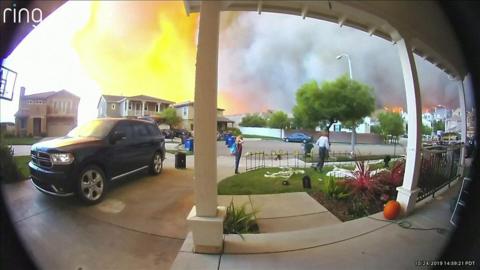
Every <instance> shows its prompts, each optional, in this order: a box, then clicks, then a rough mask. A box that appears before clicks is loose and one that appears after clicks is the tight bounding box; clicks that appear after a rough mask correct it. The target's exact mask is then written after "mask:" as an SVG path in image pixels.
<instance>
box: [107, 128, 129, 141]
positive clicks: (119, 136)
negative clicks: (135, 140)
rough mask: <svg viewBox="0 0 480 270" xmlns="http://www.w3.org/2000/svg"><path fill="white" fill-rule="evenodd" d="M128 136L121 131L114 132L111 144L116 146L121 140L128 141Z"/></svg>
mask: <svg viewBox="0 0 480 270" xmlns="http://www.w3.org/2000/svg"><path fill="white" fill-rule="evenodd" d="M126 138H127V136H126V135H125V132H121V131H114V132H113V134H112V135H111V136H110V143H112V144H115V143H116V142H117V141H119V140H123V139H126Z"/></svg>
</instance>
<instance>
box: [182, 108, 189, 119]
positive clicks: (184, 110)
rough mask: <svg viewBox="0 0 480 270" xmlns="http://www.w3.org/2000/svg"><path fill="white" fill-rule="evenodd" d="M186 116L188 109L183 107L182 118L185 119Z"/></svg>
mask: <svg viewBox="0 0 480 270" xmlns="http://www.w3.org/2000/svg"><path fill="white" fill-rule="evenodd" d="M187 114H188V108H187V107H183V116H184V117H187Z"/></svg>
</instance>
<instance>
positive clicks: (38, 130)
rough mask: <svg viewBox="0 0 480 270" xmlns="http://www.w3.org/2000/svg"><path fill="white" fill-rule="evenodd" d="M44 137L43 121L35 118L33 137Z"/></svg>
mask: <svg viewBox="0 0 480 270" xmlns="http://www.w3.org/2000/svg"><path fill="white" fill-rule="evenodd" d="M41 135H42V119H41V118H33V136H41Z"/></svg>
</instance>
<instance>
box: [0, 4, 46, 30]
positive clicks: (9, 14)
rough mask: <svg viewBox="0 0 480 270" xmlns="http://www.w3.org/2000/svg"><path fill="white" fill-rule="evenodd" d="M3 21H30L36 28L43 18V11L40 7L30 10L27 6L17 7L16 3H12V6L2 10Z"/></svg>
mask: <svg viewBox="0 0 480 270" xmlns="http://www.w3.org/2000/svg"><path fill="white" fill-rule="evenodd" d="M2 15H3V23H10V22H11V23H22V22H24V23H30V22H32V27H33V28H35V27H37V26H38V24H39V23H41V22H42V20H43V12H42V10H41V9H39V8H34V9H32V10H29V9H27V8H20V9H17V8H16V4H15V3H14V4H13V5H12V8H5V9H3V12H2Z"/></svg>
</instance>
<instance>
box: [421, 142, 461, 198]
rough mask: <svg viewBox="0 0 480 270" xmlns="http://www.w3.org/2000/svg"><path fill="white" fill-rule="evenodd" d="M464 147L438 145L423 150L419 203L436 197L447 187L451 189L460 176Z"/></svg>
mask: <svg viewBox="0 0 480 270" xmlns="http://www.w3.org/2000/svg"><path fill="white" fill-rule="evenodd" d="M462 147H463V145H438V146H431V147H425V148H424V149H423V150H422V154H421V155H422V156H421V161H422V163H421V164H422V165H421V169H420V177H419V179H418V188H419V189H420V192H419V194H418V197H417V202H418V201H421V200H423V199H425V198H426V197H428V196H430V195H432V196H433V197H435V192H437V191H438V190H440V189H442V188H443V187H445V186H447V185H448V186H449V187H450V183H451V182H452V181H453V180H455V179H456V178H457V177H458V176H459V175H458V166H459V164H460V153H461V149H462Z"/></svg>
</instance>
